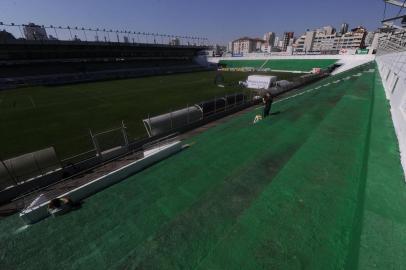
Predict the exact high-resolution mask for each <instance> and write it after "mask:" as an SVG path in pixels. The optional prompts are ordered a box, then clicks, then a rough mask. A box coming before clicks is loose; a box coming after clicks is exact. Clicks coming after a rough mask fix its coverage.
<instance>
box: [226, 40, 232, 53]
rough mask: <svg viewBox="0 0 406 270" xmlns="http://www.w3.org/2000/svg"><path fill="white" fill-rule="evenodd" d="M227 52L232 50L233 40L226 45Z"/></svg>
mask: <svg viewBox="0 0 406 270" xmlns="http://www.w3.org/2000/svg"><path fill="white" fill-rule="evenodd" d="M227 52H233V42H232V41H230V42H229V43H228V46H227Z"/></svg>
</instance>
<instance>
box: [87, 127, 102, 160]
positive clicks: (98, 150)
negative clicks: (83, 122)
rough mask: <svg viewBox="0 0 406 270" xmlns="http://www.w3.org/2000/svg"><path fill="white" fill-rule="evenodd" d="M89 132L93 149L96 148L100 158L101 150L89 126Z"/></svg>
mask: <svg viewBox="0 0 406 270" xmlns="http://www.w3.org/2000/svg"><path fill="white" fill-rule="evenodd" d="M89 133H90V138H91V139H92V143H93V146H94V149H95V150H96V153H97V155H98V156H99V157H100V158H101V151H100V147H99V144H98V143H97V141H96V138H95V137H94V136H93V133H92V130H91V129H90V128H89Z"/></svg>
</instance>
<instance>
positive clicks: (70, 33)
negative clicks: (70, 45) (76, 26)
mask: <svg viewBox="0 0 406 270" xmlns="http://www.w3.org/2000/svg"><path fill="white" fill-rule="evenodd" d="M68 30H69V35H70V40H71V41H72V40H73V38H72V31H71V30H70V27H69V26H68Z"/></svg>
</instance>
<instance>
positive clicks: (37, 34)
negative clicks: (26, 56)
mask: <svg viewBox="0 0 406 270" xmlns="http://www.w3.org/2000/svg"><path fill="white" fill-rule="evenodd" d="M23 30H24V36H25V38H26V39H27V40H47V39H48V35H47V32H46V30H45V28H44V27H43V26H40V25H36V24H34V23H29V24H28V25H24V29H23Z"/></svg>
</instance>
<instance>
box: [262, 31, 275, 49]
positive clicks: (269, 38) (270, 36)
mask: <svg viewBox="0 0 406 270" xmlns="http://www.w3.org/2000/svg"><path fill="white" fill-rule="evenodd" d="M264 40H265V42H266V43H267V44H268V45H269V46H272V47H273V46H274V43H275V33H274V32H268V33H265V34H264Z"/></svg>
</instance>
